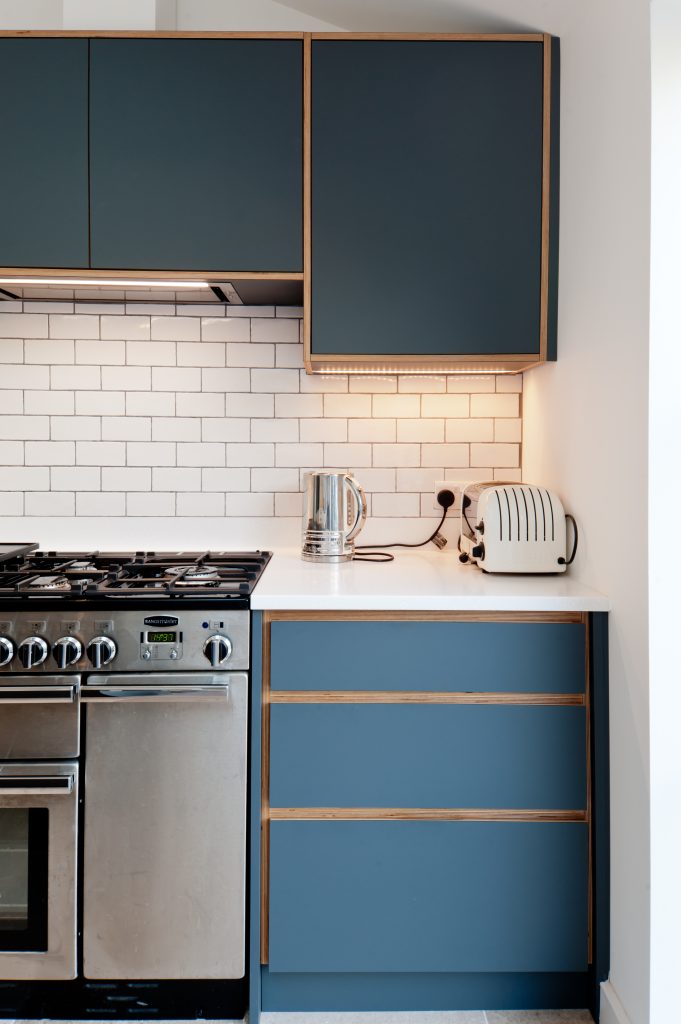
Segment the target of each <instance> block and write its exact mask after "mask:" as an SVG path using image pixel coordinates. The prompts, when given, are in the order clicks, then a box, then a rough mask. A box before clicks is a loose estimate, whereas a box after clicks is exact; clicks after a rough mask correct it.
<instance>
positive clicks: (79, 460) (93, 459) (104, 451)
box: [76, 441, 125, 466]
mask: <svg viewBox="0 0 681 1024" xmlns="http://www.w3.org/2000/svg"><path fill="white" fill-rule="evenodd" d="M76 465H78V466H124V465H125V444H124V443H123V442H122V441H77V442H76Z"/></svg>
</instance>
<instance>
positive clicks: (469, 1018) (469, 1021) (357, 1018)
mask: <svg viewBox="0 0 681 1024" xmlns="http://www.w3.org/2000/svg"><path fill="white" fill-rule="evenodd" d="M260 1020H261V1024H593V1018H592V1017H591V1014H590V1013H589V1011H588V1010H487V1011H485V1010H446V1011H429V1012H427V1013H426V1012H407V1013H263V1014H262V1015H261V1018H260ZM2 1024H45V1022H37V1021H34V1020H29V1021H27V1020H14V1021H10V1020H6V1021H3V1022H2ZM59 1024H82V1022H78V1021H60V1022H59ZM88 1024H121V1022H119V1021H105V1022H104V1021H88ZM155 1024H194V1022H193V1021H156V1022H155ZM211 1024H241V1022H237V1021H226V1020H225V1021H213V1022H211ZM246 1024H247V1022H246Z"/></svg>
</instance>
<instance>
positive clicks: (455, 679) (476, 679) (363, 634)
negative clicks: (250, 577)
mask: <svg viewBox="0 0 681 1024" xmlns="http://www.w3.org/2000/svg"><path fill="white" fill-rule="evenodd" d="M271 631H272V632H271V688H272V690H398V691H402V690H407V691H443V692H445V691H450V692H451V691H457V692H458V691H462V692H468V693H485V692H502V693H565V694H568V693H583V692H584V679H585V667H586V655H585V644H586V627H585V626H584V625H583V624H582V623H580V622H498V621H493V622H466V621H463V622H440V621H430V622H428V621H404V620H403V621H371V620H370V621H366V620H365V621H354V620H337V621H333V620H321V621H315V620H312V619H309V620H303V621H285V622H277V621H275V622H273V623H272V626H271Z"/></svg>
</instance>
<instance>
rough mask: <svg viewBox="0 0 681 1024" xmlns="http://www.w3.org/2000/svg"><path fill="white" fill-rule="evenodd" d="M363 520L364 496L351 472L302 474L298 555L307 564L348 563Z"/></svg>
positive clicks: (320, 471)
mask: <svg viewBox="0 0 681 1024" xmlns="http://www.w3.org/2000/svg"><path fill="white" fill-rule="evenodd" d="M366 518H367V503H366V497H365V494H364V491H363V490H362V488H361V487H360V485H359V484H358V483H357V481H356V480H355V478H354V476H352V474H351V473H343V472H341V473H329V472H325V471H323V470H315V471H313V472H311V473H306V474H305V504H304V508H303V551H302V555H303V558H304V559H306V560H307V561H308V562H347V561H349V560H350V559H351V558H352V556H353V555H354V553H355V544H354V538H355V537H356V536H357V534H358V533H359V531H360V530H361V529H362V527H363V526H364V524H365V522H366Z"/></svg>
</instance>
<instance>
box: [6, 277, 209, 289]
mask: <svg viewBox="0 0 681 1024" xmlns="http://www.w3.org/2000/svg"><path fill="white" fill-rule="evenodd" d="M0 284H30V285H48V284H50V285H52V284H56V285H75V286H77V287H79V288H103V287H104V288H108V287H112V288H166V289H168V288H170V289H173V290H178V289H181V288H191V289H194V288H210V287H211V286H210V285H209V284H208V282H207V281H161V280H159V279H158V278H155V279H153V280H148V281H144V280H141V279H140V278H135V279H134V280H133V279H130V280H129V279H128V278H125V277H116V278H108V277H106V278H105V277H0Z"/></svg>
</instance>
